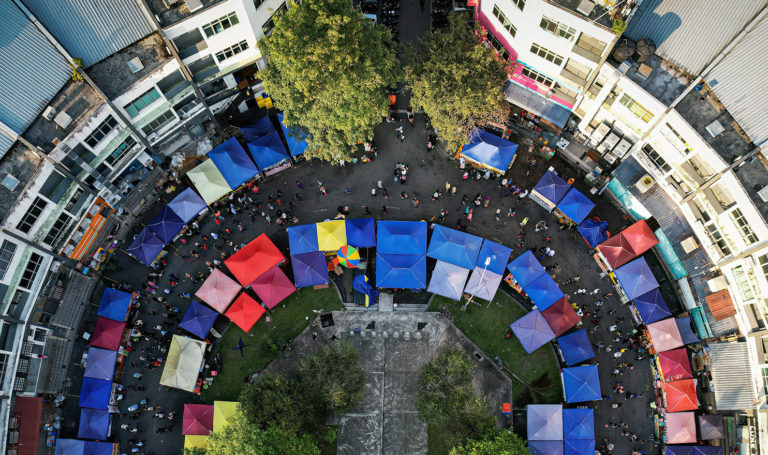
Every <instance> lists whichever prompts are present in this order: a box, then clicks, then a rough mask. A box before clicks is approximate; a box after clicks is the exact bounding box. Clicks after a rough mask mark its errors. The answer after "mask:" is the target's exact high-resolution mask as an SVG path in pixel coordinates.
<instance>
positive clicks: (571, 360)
mask: <svg viewBox="0 0 768 455" xmlns="http://www.w3.org/2000/svg"><path fill="white" fill-rule="evenodd" d="M557 344H558V345H559V346H560V352H562V353H563V358H564V359H565V364H566V365H568V366H572V365H577V364H579V363H581V362H583V361H585V360H589V359H591V358H593V357H594V356H595V351H594V349H592V343H590V342H589V337H587V331H586V330H584V329H581V330H577V331H575V332H573V333H569V334H568V335H563V336H561V337H560V338H558V339H557Z"/></svg>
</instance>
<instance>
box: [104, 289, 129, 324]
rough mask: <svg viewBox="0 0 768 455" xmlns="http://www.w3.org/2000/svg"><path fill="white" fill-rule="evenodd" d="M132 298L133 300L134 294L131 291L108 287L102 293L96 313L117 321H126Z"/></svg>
mask: <svg viewBox="0 0 768 455" xmlns="http://www.w3.org/2000/svg"><path fill="white" fill-rule="evenodd" d="M131 300H133V295H132V294H131V293H130V292H123V291H118V290H117V289H113V288H106V289H104V293H103V294H101V303H100V304H99V311H98V312H97V313H96V314H97V315H99V316H102V317H105V318H109V319H113V320H115V321H119V322H125V318H126V317H127V316H128V309H129V308H130V307H131Z"/></svg>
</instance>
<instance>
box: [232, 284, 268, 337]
mask: <svg viewBox="0 0 768 455" xmlns="http://www.w3.org/2000/svg"><path fill="white" fill-rule="evenodd" d="M264 312H266V310H265V309H264V307H262V306H261V305H259V303H258V302H257V301H255V300H254V299H253V298H251V296H249V295H248V294H246V293H242V294H240V297H238V298H237V299H236V300H235V301H234V303H232V306H230V307H229V309H228V310H227V312H226V313H224V315H225V316H226V317H228V318H229V320H230V321H232V322H234V323H235V324H237V326H238V327H240V328H241V329H243V331H244V332H249V331H250V330H251V328H252V327H253V325H254V324H256V321H258V320H259V318H261V316H262V315H263V314H264Z"/></svg>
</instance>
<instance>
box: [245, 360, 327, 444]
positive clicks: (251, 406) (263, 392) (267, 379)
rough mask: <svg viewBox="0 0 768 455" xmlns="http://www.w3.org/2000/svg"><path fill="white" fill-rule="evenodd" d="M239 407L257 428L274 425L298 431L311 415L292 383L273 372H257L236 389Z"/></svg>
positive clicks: (300, 431) (293, 431) (287, 430)
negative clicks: (244, 384)
mask: <svg viewBox="0 0 768 455" xmlns="http://www.w3.org/2000/svg"><path fill="white" fill-rule="evenodd" d="M239 403H240V411H241V412H242V413H243V416H245V418H247V419H248V421H249V422H250V423H252V424H255V425H258V426H259V428H270V427H274V428H277V429H279V430H280V431H282V432H283V433H286V434H291V435H294V434H300V433H302V428H303V427H304V426H305V425H307V424H309V423H310V422H308V421H307V419H311V418H312V417H313V416H314V414H315V413H314V412H313V411H312V409H311V404H310V403H309V402H307V400H304V399H303V397H301V396H299V393H298V391H297V387H296V383H295V382H294V381H291V380H289V379H286V378H285V377H283V376H282V375H279V374H276V373H267V374H264V375H261V376H260V377H259V380H258V381H257V382H255V383H252V384H248V385H247V386H245V387H244V388H243V390H242V391H241V392H240V398H239Z"/></svg>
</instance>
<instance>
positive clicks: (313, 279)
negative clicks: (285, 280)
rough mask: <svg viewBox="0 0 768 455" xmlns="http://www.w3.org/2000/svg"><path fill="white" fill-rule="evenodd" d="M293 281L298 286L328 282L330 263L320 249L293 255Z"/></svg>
mask: <svg viewBox="0 0 768 455" xmlns="http://www.w3.org/2000/svg"><path fill="white" fill-rule="evenodd" d="M291 268H293V283H294V284H295V285H296V287H297V288H304V287H308V286H315V285H318V284H325V283H327V282H328V264H327V263H326V262H325V255H324V254H323V253H322V252H320V251H312V252H309V253H302V254H294V255H291Z"/></svg>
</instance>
